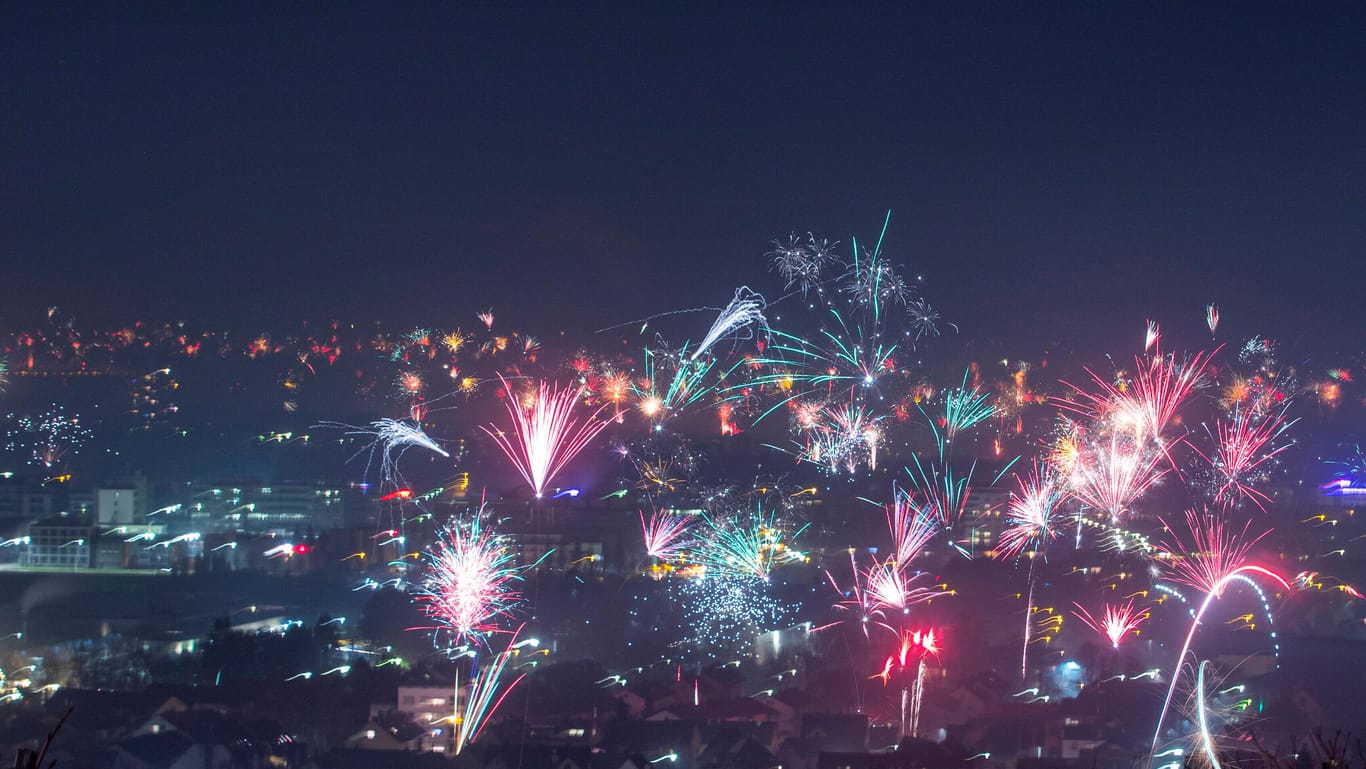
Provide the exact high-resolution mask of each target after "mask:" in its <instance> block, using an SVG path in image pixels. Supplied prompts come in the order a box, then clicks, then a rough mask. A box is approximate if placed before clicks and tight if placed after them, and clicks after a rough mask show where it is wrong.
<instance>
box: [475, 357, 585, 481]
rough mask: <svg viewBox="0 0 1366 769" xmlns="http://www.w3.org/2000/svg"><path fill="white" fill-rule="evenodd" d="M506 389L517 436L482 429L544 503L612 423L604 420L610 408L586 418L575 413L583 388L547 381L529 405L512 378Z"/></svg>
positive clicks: (505, 386)
mask: <svg viewBox="0 0 1366 769" xmlns="http://www.w3.org/2000/svg"><path fill="white" fill-rule="evenodd" d="M500 379H501V377H500ZM503 388H504V389H505V390H507V392H508V397H507V400H506V401H505V402H504V405H505V406H506V407H507V411H508V415H509V416H511V417H512V434H511V435H510V436H509V435H508V434H507V433H505V432H503V431H502V430H500V429H498V427H497V426H496V425H491V426H488V427H481V428H480V429H482V430H483V431H484V432H485V433H487V434H488V436H489V437H490V438H493V440H494V442H495V443H497V444H498V448H500V449H502V450H503V453H504V454H506V455H507V458H508V459H509V460H511V461H512V464H513V465H514V466H515V467H516V468H517V472H518V473H520V474H521V476H522V479H523V480H525V481H526V482H527V485H529V486H530V487H531V490H532V492H533V493H534V494H535V495H536V498H537V499H540V498H541V496H542V494H543V493H544V492H545V488H546V486H547V485H548V484H549V483H550V482H551V481H552V480H554V478H555V476H556V475H557V474H559V472H560V470H562V469H564V466H565V465H566V464H568V462H569V460H571V459H573V458H574V457H575V456H576V455H578V453H579V452H580V451H583V449H584V447H585V446H587V445H588V443H589V441H591V440H593V438H595V437H597V435H598V433H600V432H602V430H603V429H604V428H605V427H606V426H607V422H605V421H602V420H600V419H598V414H600V413H602V410H603V409H604V408H606V404H603V405H602V406H599V407H598V408H597V410H596V411H593V412H592V413H591V414H589V415H588V416H587V417H586V418H584V419H582V420H580V419H577V418H576V417H575V415H574V411H575V406H576V405H577V403H578V401H579V398H580V396H581V395H582V394H583V389H582V388H580V387H566V388H564V389H558V388H556V387H555V385H553V384H551V383H549V382H545V381H542V382H541V383H540V384H539V386H538V388H537V390H536V392H535V394H534V395H533V396H532V397H531V398H530V402H529V403H523V402H522V401H520V400H519V399H518V398H517V397H516V396H515V395H514V394H513V392H512V388H511V387H509V386H508V383H507V380H503Z"/></svg>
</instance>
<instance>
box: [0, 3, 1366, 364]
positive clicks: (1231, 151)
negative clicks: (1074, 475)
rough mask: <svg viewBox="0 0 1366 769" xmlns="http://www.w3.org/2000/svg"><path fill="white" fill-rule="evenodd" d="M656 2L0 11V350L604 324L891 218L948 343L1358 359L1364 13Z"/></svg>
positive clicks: (1363, 8) (760, 281)
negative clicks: (273, 332) (246, 330)
mask: <svg viewBox="0 0 1366 769" xmlns="http://www.w3.org/2000/svg"><path fill="white" fill-rule="evenodd" d="M660 5H661V4H656V3H632V4H626V3H622V4H620V5H590V4H582V5H580V4H563V5H562V6H561V7H560V8H559V9H556V10H547V9H546V8H544V7H542V6H540V5H521V4H473V3H451V4H430V5H426V4H424V5H420V4H400V6H401V7H396V8H388V7H387V6H386V4H366V5H365V6H362V5H360V4H348V3H301V2H296V3H270V4H259V5H257V4H251V3H185V4H169V3H168V4H144V5H136V4H128V5H126V6H125V5H124V4H94V5H92V6H89V7H84V8H82V7H74V6H66V5H63V4H46V3H11V4H7V5H6V6H5V9H4V10H3V11H0V87H2V89H3V90H0V100H2V101H0V178H3V184H2V185H0V206H2V207H3V215H2V216H0V248H2V249H3V257H0V259H2V261H0V265H3V273H2V277H3V283H4V294H5V297H6V298H5V300H4V302H3V303H2V304H3V305H4V307H3V308H0V322H5V323H13V322H24V321H29V320H31V318H32V317H33V313H36V312H37V311H38V309H39V308H41V307H43V306H46V305H49V304H57V305H62V306H63V307H64V308H68V309H70V310H72V311H73V312H74V313H75V314H76V315H77V317H78V318H80V317H84V318H86V319H88V320H91V321H95V320H117V319H126V318H128V317H130V316H132V317H138V318H155V319H163V318H169V317H185V318H188V319H193V320H203V321H213V322H228V323H231V324H233V325H234V326H248V327H250V326H255V325H258V324H263V323H265V322H266V321H268V320H278V319H284V318H292V317H301V316H319V315H342V316H345V317H349V318H375V317H378V318H386V319H389V320H394V321H399V322H419V321H421V322H424V323H430V324H434V325H442V324H454V323H457V322H461V323H469V322H472V320H473V319H472V317H471V316H472V314H473V313H474V312H475V311H477V310H482V309H485V308H487V307H489V306H492V307H494V308H495V311H500V312H501V313H502V314H503V315H504V316H511V317H514V318H520V319H523V320H525V321H527V323H526V325H527V326H529V327H531V326H536V327H539V329H540V330H541V331H542V333H545V332H547V331H548V329H546V328H545V325H544V324H546V323H551V322H554V323H556V324H557V325H566V326H569V327H587V328H594V327H596V326H597V325H603V324H606V323H608V322H617V321H627V320H631V319H633V318H639V317H641V316H643V315H646V314H649V313H651V312H657V311H663V310H669V309H675V308H680V307H690V306H695V305H699V304H711V305H719V304H724V302H725V301H726V300H727V299H728V298H729V297H730V294H731V291H732V289H733V288H734V286H735V285H738V284H741V283H749V284H751V285H753V286H755V287H756V288H759V289H761V290H764V291H765V292H766V293H768V294H769V295H770V296H775V295H777V294H778V293H779V288H780V286H779V284H778V281H777V278H776V276H772V275H768V274H766V272H765V263H764V259H763V253H764V251H765V250H766V248H767V245H768V241H769V239H771V238H773V237H777V236H781V235H785V234H786V233H788V232H789V231H793V230H797V231H807V230H812V231H815V232H816V233H818V234H822V235H825V236H828V237H831V238H835V239H839V240H841V241H844V242H845V243H846V244H847V243H848V240H849V236H850V235H861V236H864V237H868V238H872V237H874V236H875V235H876V232H877V228H878V226H879V225H880V223H881V219H882V216H883V214H884V212H885V211H886V210H888V209H891V210H892V212H893V220H892V229H891V230H890V232H889V240H888V244H889V249H890V252H891V254H892V255H893V256H894V258H895V259H896V260H897V261H900V262H902V263H904V264H906V265H908V267H909V269H910V271H911V272H919V273H922V274H923V275H924V276H925V280H926V295H927V296H928V298H929V299H930V300H931V301H932V302H934V303H936V305H937V306H939V307H940V309H941V310H942V311H943V313H944V314H945V316H946V318H948V319H950V320H956V321H958V322H959V323H960V326H961V327H962V329H963V333H964V334H969V335H973V336H992V335H995V336H1004V337H1009V338H1015V339H1018V338H1022V337H1024V336H1026V335H1029V336H1033V337H1050V338H1066V337H1069V336H1073V335H1075V336H1076V337H1078V338H1086V339H1089V340H1090V341H1104V342H1105V343H1106V344H1107V345H1108V346H1110V347H1115V346H1118V344H1119V339H1116V338H1115V335H1119V334H1127V335H1129V336H1131V337H1134V338H1138V337H1139V336H1140V335H1141V326H1142V323H1143V320H1144V318H1146V317H1155V318H1158V319H1160V320H1163V321H1164V327H1165V328H1166V329H1167V330H1168V333H1169V336H1170V335H1171V334H1172V333H1178V334H1185V335H1187V336H1189V337H1190V338H1192V339H1193V340H1198V338H1199V336H1198V332H1199V329H1200V328H1202V321H1203V319H1202V312H1203V306H1204V304H1205V303H1206V302H1209V301H1216V302H1218V303H1219V304H1220V305H1221V306H1222V307H1223V308H1224V318H1225V324H1226V328H1228V329H1229V330H1230V332H1231V333H1233V334H1251V333H1255V332H1261V333H1267V334H1272V335H1278V334H1287V335H1288V334H1302V335H1323V336H1327V337H1340V338H1342V339H1343V341H1351V342H1353V343H1356V342H1358V341H1359V340H1360V339H1361V333H1362V331H1361V330H1362V328H1363V323H1362V319H1363V317H1364V316H1366V311H1363V310H1362V309H1361V297H1362V296H1363V295H1364V294H1366V278H1363V274H1366V269H1363V266H1362V265H1363V257H1364V256H1366V173H1364V172H1366V5H1363V4H1360V3H1351V4H1349V3H1314V4H1305V5H1303V6H1299V7H1292V6H1291V4H1282V5H1281V7H1279V8H1274V9H1272V8H1255V7H1253V6H1252V5H1251V4H1244V3H1230V4H1226V5H1218V4H1204V3H1199V4H1197V3H1170V4H1149V3H1124V4H1118V3H1075V4H1048V5H1046V6H1045V7H1043V8H1035V7H1034V6H1035V4H1033V3H1010V4H1007V3H1002V4H996V5H977V4H960V3H936V4H923V5H918V6H916V5H912V4H910V3H888V4H885V5H875V4H865V5H853V4H848V5H846V4H837V3H820V4H810V5H807V4H790V5H778V4H775V5H767V4H762V3H753V4H740V3H734V4H730V3H717V4H687V6H686V10H684V8H683V6H682V5H680V6H672V8H673V10H669V9H668V8H661V7H660ZM732 5H736V6H738V5H745V6H747V7H746V8H745V9H743V10H741V9H735V8H731V7H730V6H732ZM1088 335H1090V336H1088ZM1094 335H1110V336H1109V337H1108V338H1106V339H1103V340H1099V339H1097V337H1095V336H1094ZM1197 343H1198V342H1197ZM1123 344H1124V346H1125V347H1126V348H1130V347H1132V344H1131V340H1129V339H1124V340H1123Z"/></svg>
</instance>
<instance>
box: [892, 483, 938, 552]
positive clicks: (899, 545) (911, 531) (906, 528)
mask: <svg viewBox="0 0 1366 769" xmlns="http://www.w3.org/2000/svg"><path fill="white" fill-rule="evenodd" d="M895 496H896V499H895V501H894V502H893V503H892V504H891V505H889V506H888V507H887V529H888V530H889V531H890V532H891V535H892V557H893V559H895V561H896V562H897V563H910V562H911V560H912V559H914V558H915V557H916V556H917V555H919V554H920V551H921V550H923V549H924V548H925V545H927V544H929V542H930V540H931V539H933V538H934V536H935V535H936V534H938V533H939V519H938V517H937V516H935V515H934V512H933V510H932V509H930V508H928V507H920V506H918V505H916V503H915V501H914V500H912V499H911V497H910V495H909V494H904V493H898V494H896V495H895Z"/></svg>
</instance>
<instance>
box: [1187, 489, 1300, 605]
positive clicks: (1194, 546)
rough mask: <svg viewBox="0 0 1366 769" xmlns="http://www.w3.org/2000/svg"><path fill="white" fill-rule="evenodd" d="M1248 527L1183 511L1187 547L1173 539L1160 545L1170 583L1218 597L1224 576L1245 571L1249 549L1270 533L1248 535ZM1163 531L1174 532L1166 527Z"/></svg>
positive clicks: (1202, 514) (1225, 580)
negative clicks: (1166, 558) (1168, 568)
mask: <svg viewBox="0 0 1366 769" xmlns="http://www.w3.org/2000/svg"><path fill="white" fill-rule="evenodd" d="M1163 523H1166V522H1165V521H1164V522H1163ZM1251 525H1252V522H1251V521H1248V522H1247V523H1244V524H1243V528H1242V529H1241V530H1239V529H1234V528H1230V527H1229V526H1227V525H1226V522H1225V520H1224V517H1223V516H1222V515H1219V514H1215V513H1211V512H1209V511H1206V512H1204V513H1201V512H1199V511H1197V510H1187V511H1186V528H1187V529H1188V530H1189V531H1190V538H1191V542H1190V545H1189V546H1186V545H1185V544H1183V543H1182V542H1180V541H1179V540H1174V541H1172V542H1169V543H1164V546H1163V553H1164V554H1165V555H1166V556H1167V557H1168V558H1169V559H1170V560H1171V571H1172V575H1171V578H1172V581H1173V582H1180V583H1182V584H1185V585H1189V586H1191V587H1193V588H1195V589H1197V590H1199V591H1201V592H1203V593H1207V594H1210V595H1213V596H1215V597H1218V595H1219V594H1220V593H1221V592H1222V591H1223V589H1224V585H1225V584H1227V582H1228V577H1229V576H1230V575H1233V574H1237V573H1238V572H1240V571H1242V570H1244V568H1246V566H1247V562H1248V556H1249V555H1250V554H1251V552H1252V548H1253V547H1254V546H1255V545H1256V544H1257V543H1258V542H1259V541H1261V539H1262V538H1263V537H1265V536H1266V535H1268V534H1270V533H1271V530H1270V529H1267V530H1266V531H1263V532H1262V533H1261V534H1258V535H1256V536H1249V535H1248V528H1249V527H1251ZM1167 528H1169V529H1173V530H1175V529H1174V527H1172V526H1170V525H1168V526H1167ZM1278 579H1279V577H1278Z"/></svg>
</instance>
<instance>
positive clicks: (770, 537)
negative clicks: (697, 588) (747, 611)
mask: <svg viewBox="0 0 1366 769" xmlns="http://www.w3.org/2000/svg"><path fill="white" fill-rule="evenodd" d="M704 520H705V522H706V524H707V525H706V530H705V532H704V533H703V534H702V535H701V537H700V542H699V543H698V549H697V551H696V553H694V556H695V557H696V559H697V562H698V563H699V564H701V565H702V566H703V567H704V568H705V569H706V572H707V574H708V575H713V576H734V577H751V578H755V579H759V580H764V581H767V580H768V577H769V574H770V573H771V572H772V570H773V569H774V568H776V567H778V566H781V565H783V564H787V563H795V562H798V561H803V560H805V559H806V555H805V554H804V553H801V552H798V551H796V550H793V549H792V548H790V547H789V546H788V537H787V536H786V532H785V531H784V529H785V527H784V525H783V523H782V522H781V521H779V520H778V519H777V517H776V516H775V514H774V508H770V509H769V511H768V512H767V513H765V512H764V511H763V509H762V508H761V507H756V508H755V509H754V510H753V511H752V512H750V513H740V514H738V515H735V516H732V517H730V518H727V519H721V520H718V519H715V518H712V517H705V518H704ZM798 533H800V531H799V532H798Z"/></svg>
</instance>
